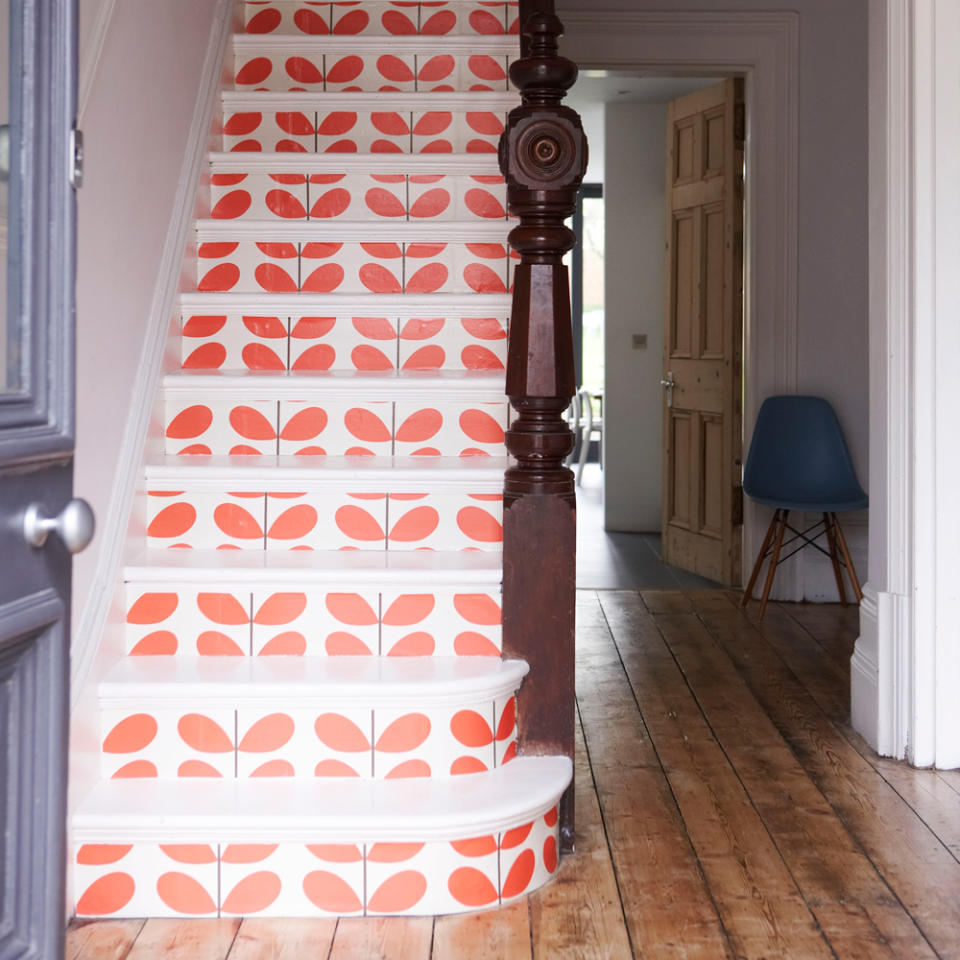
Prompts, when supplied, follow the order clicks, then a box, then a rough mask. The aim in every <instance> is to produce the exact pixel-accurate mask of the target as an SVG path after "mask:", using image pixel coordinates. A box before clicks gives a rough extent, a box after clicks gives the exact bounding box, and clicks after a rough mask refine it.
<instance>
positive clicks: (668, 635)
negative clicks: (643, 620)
mask: <svg viewBox="0 0 960 960" xmlns="http://www.w3.org/2000/svg"><path fill="white" fill-rule="evenodd" d="M694 608H695V609H697V603H696V600H695V601H694ZM734 615H735V616H738V615H739V614H737V613H736V612H734ZM656 619H657V623H658V626H659V627H660V629H661V631H662V633H663V636H664V639H665V641H666V643H667V645H668V646H669V648H670V650H671V653H672V654H673V655H674V657H675V658H676V660H677V663H678V665H679V667H680V669H681V670H682V671H683V673H684V676H685V678H686V680H687V683H688V684H689V686H690V689H691V694H692V695H693V696H694V697H695V698H696V700H697V702H698V704H699V707H700V709H701V710H702V712H703V715H704V719H705V722H706V723H707V724H708V725H709V726H710V729H711V731H712V733H713V736H714V737H715V738H716V740H717V742H718V745H719V746H720V747H721V748H722V750H723V751H724V754H725V755H726V757H727V759H728V760H729V762H730V764H731V766H732V768H733V770H734V772H735V773H736V776H737V777H738V779H739V780H740V782H741V784H742V786H743V788H744V790H745V791H746V793H747V795H748V796H749V798H750V802H751V803H752V804H753V806H754V808H755V809H756V811H757V813H758V815H759V816H760V818H761V820H762V822H763V826H764V828H765V829H766V831H767V833H768V834H769V836H770V838H771V840H772V842H773V843H774V845H775V846H776V848H777V850H778V851H779V853H780V856H781V858H782V859H783V862H784V864H785V866H786V868H787V869H788V871H789V873H790V875H791V876H792V878H793V880H794V882H795V883H796V885H797V888H798V890H799V891H800V893H801V895H802V897H803V899H804V901H805V902H806V904H807V907H808V909H809V910H810V912H811V914H812V915H813V916H814V917H815V919H816V921H817V923H818V925H819V926H820V928H821V929H822V931H823V933H824V935H825V937H826V939H827V940H828V941H829V943H830V945H831V947H832V949H833V952H834V953H835V954H836V955H837V956H838V957H839V958H851V960H852V958H856V957H860V956H862V955H863V952H864V950H865V949H866V948H867V947H869V955H870V956H873V957H878V958H879V957H887V958H890V957H893V956H895V954H893V953H892V952H891V951H890V950H889V949H888V947H887V944H886V937H885V935H884V933H883V932H882V931H881V930H880V929H879V928H878V927H877V926H876V924H874V923H873V922H872V920H871V919H870V915H869V914H868V913H867V912H866V911H865V910H863V909H862V908H864V907H866V906H876V907H882V908H889V911H888V917H887V923H888V924H893V923H896V925H897V928H898V929H899V930H900V931H901V933H902V936H903V937H907V936H910V935H912V937H913V941H912V943H911V950H912V953H911V955H912V956H916V957H932V956H933V954H932V952H931V951H930V949H929V946H928V945H927V944H926V943H925V942H924V941H923V939H922V937H921V936H920V935H919V932H918V931H917V930H916V928H915V927H914V925H913V922H912V920H911V918H910V916H909V914H908V913H907V912H906V911H905V910H904V909H903V907H902V905H900V904H899V902H898V901H897V899H896V897H895V896H894V894H893V893H892V891H891V890H890V888H889V887H888V886H887V884H886V883H885V882H884V880H883V878H882V877H881V876H880V874H879V873H878V872H877V870H876V868H875V867H874V866H873V864H872V863H871V862H870V860H869V858H868V857H867V856H866V855H865V854H864V853H863V851H862V850H861V849H860V847H859V845H858V844H857V843H856V841H855V840H854V839H853V838H852V837H851V836H850V834H849V833H848V832H847V830H846V828H845V826H844V824H843V822H842V820H841V819H840V818H839V817H838V816H837V814H836V812H835V811H834V810H833V808H832V807H831V806H830V804H829V803H828V802H827V800H826V799H825V797H824V796H823V794H822V793H821V792H820V791H819V790H818V789H817V788H816V786H815V785H814V784H813V783H812V782H811V781H810V779H809V777H808V776H807V775H806V772H805V771H804V769H803V767H802V766H801V765H800V763H799V762H798V761H797V759H796V758H795V757H794V755H793V753H792V752H791V750H790V748H789V746H788V745H787V743H786V742H785V741H784V740H783V738H782V737H781V736H780V734H779V732H778V731H777V729H776V728H775V727H774V725H773V723H772V722H771V721H770V719H769V717H768V716H767V714H766V712H765V711H764V709H763V707H762V706H761V705H760V704H759V703H758V701H757V700H756V699H755V698H754V697H753V695H752V694H751V692H750V690H749V689H748V688H747V686H746V684H745V683H744V682H743V680H742V679H741V677H740V676H739V674H738V673H737V671H736V670H735V668H734V666H733V664H732V663H731V662H730V660H729V658H728V657H727V656H726V654H725V653H724V652H723V651H722V650H721V649H720V647H718V646H717V645H716V644H715V643H714V642H713V640H712V638H711V637H710V634H709V633H708V631H707V628H706V627H705V626H704V624H703V622H702V621H701V620H700V619H699V617H697V616H693V615H685V616H663V617H657V618H656ZM851 905H857V906H858V907H859V908H861V909H859V910H858V911H854V910H851V909H849V907H850V906H851ZM851 930H855V931H856V933H855V934H852V933H851Z"/></svg>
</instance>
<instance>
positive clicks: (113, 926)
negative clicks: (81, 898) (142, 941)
mask: <svg viewBox="0 0 960 960" xmlns="http://www.w3.org/2000/svg"><path fill="white" fill-rule="evenodd" d="M144 922H145V921H143V920H103V921H96V922H94V921H87V922H82V921H81V922H79V923H73V924H71V925H70V927H69V929H68V930H67V945H66V950H65V951H64V954H65V956H66V960H85V958H88V957H89V958H92V957H98V958H102V960H123V958H124V957H125V956H126V955H127V954H128V953H129V952H130V948H131V947H132V946H133V942H134V940H136V939H137V935H138V934H139V933H140V930H141V929H142V927H143V924H144Z"/></svg>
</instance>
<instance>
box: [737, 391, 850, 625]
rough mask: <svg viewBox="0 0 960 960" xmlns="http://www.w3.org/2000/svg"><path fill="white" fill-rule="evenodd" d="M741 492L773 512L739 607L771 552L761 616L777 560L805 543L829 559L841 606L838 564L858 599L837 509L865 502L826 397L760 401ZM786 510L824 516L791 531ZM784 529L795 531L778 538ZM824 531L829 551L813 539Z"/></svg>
mask: <svg viewBox="0 0 960 960" xmlns="http://www.w3.org/2000/svg"><path fill="white" fill-rule="evenodd" d="M743 492H744V493H745V494H746V495H747V496H748V497H750V499H751V500H753V501H754V502H756V503H760V504H763V505H764V506H766V507H772V508H773V510H774V511H775V512H774V515H773V520H771V521H770V526H769V528H768V529H767V534H766V536H765V537H764V539H763V546H762V547H761V548H760V553H759V554H758V556H757V562H756V563H755V564H754V567H753V572H752V573H751V574H750V581H749V583H748V584H747V587H746V589H745V590H744V592H743V600H742V602H741V606H746V605H747V602H748V601H749V600H750V599H751V596H752V594H753V587H754V584H755V583H756V582H757V577H758V576H759V575H760V570H761V568H762V566H763V561H764V560H765V559H766V558H767V557H768V556H769V557H770V569H769V570H768V571H767V579H766V583H765V584H764V587H763V596H762V597H761V599H760V619H763V615H764V612H765V611H766V609H767V600H768V599H769V597H770V588H771V587H772V586H773V578H774V574H775V573H776V569H777V566H778V565H779V564H781V563H783V561H784V560H787V559H789V558H790V557H792V556H793V555H794V554H795V553H796V552H797V551H799V550H802V549H803V548H804V547H806V546H812V547H815V548H816V549H817V550H819V551H820V552H821V553H822V554H824V555H825V556H828V557H829V558H830V561H831V563H832V564H833V574H834V576H835V577H836V580H837V590H838V591H839V593H840V602H841V603H842V604H843V605H844V606H846V603H847V595H846V592H845V590H844V587H843V575H842V572H841V571H842V569H843V568H845V569H846V571H847V575H848V576H849V577H850V582H851V584H852V585H853V592H854V593H855V594H856V597H857V602H858V603H859V602H860V601H861V600H862V599H863V594H862V592H861V590H860V582H859V581H858V580H857V573H856V570H854V568H853V562H852V561H851V559H850V551H849V549H848V548H847V541H846V538H845V537H844V535H843V530H842V529H841V527H840V521H839V520H838V519H837V514H838V513H842V512H843V511H844V510H863V509H865V508H866V506H867V504H868V502H869V501H868V499H867V495H866V493H864V491H863V488H862V487H861V486H860V483H859V482H858V481H857V475H856V473H855V472H854V469H853V463H852V461H851V460H850V453H849V451H848V450H847V444H846V442H845V441H844V439H843V431H842V430H841V429H840V422H839V421H838V420H837V415H836V414H835V413H834V412H833V407H831V406H830V404H829V403H827V401H826V400H823V399H821V398H820V397H768V398H767V399H766V400H764V401H763V405H762V406H761V407H760V413H759V414H758V415H757V423H756V426H755V427H754V429H753V440H752V441H751V443H750V453H749V455H748V456H747V465H746V468H745V469H744V472H743ZM791 510H799V511H802V512H804V513H819V514H822V517H823V519H822V520H818V521H817V522H816V523H815V524H813V525H812V526H810V527H808V528H807V529H806V530H803V531H800V530H796V529H794V528H793V527H792V526H790V524H789V523H788V522H787V519H788V517H789V516H790V511H791ZM788 530H789V531H790V533H791V534H793V536H791V537H790V538H789V539H788V540H786V542H784V535H785V534H786V532H787V531H788ZM824 534H825V535H826V539H827V546H828V549H827V550H824V549H823V547H821V546H820V544H818V543H815V542H814V541H816V540H817V539H818V538H819V537H821V536H823V535H824ZM798 540H800V541H802V542H801V543H800V544H799V545H798V546H795V547H794V548H793V549H792V550H790V552H789V553H787V554H786V555H783V550H784V548H789V547H790V546H791V545H792V544H794V543H796V541H798Z"/></svg>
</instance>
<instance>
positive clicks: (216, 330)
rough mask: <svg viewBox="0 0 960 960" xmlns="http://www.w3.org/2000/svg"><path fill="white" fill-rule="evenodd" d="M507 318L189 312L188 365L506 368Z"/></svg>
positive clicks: (185, 328)
mask: <svg viewBox="0 0 960 960" xmlns="http://www.w3.org/2000/svg"><path fill="white" fill-rule="evenodd" d="M507 327H508V321H507V319H506V318H497V317H488V318H483V319H479V318H468V319H460V318H449V319H448V318H443V317H436V318H429V319H428V318H425V319H423V320H418V319H412V320H396V319H393V318H388V317H287V316H280V317H267V316H231V315H220V316H209V315H186V316H184V318H183V339H182V341H181V342H182V363H183V366H184V368H185V369H193V370H219V369H223V370H244V369H246V370H295V371H303V372H308V371H315V372H320V371H325V370H382V371H385V372H386V371H391V370H397V369H400V370H487V371H493V370H503V369H504V367H505V366H506V360H507Z"/></svg>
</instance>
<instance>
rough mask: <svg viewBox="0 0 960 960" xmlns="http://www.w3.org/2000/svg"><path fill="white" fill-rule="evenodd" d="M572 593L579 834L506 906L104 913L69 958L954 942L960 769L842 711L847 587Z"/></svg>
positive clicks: (946, 945)
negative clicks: (783, 598) (822, 598)
mask: <svg viewBox="0 0 960 960" xmlns="http://www.w3.org/2000/svg"><path fill="white" fill-rule="evenodd" d="M756 614H757V605H756V604H752V605H750V607H749V608H748V609H747V610H746V611H743V610H741V609H740V608H739V597H738V595H736V594H733V593H730V592H727V591H722V590H711V591H701V590H689V591H678V590H675V591H644V592H643V593H642V594H640V593H637V592H636V591H603V592H601V593H599V594H598V593H596V592H592V591H582V592H581V593H580V594H579V597H578V608H577V617H578V623H577V638H578V639H577V642H578V657H577V707H578V728H577V758H576V778H577V779H576V788H577V815H578V821H577V838H576V841H577V849H576V852H575V853H574V854H573V855H572V856H570V857H567V858H565V859H564V861H563V862H562V863H561V867H560V871H559V874H558V876H557V878H556V880H555V881H554V882H553V883H551V884H550V885H548V886H547V887H545V888H544V889H543V890H541V891H539V892H537V893H536V894H534V895H532V896H531V897H529V898H527V899H524V900H522V901H518V902H516V903H513V904H511V905H509V906H508V907H506V908H504V909H502V910H494V911H488V912H484V913H477V914H472V915H466V916H460V917H445V918H437V919H436V920H433V919H431V918H413V919H403V918H379V919H373V918H371V919H366V920H364V919H347V920H340V921H336V920H267V919H263V920H258V919H254V918H251V919H247V920H244V921H243V922H242V923H240V922H239V921H237V920H226V919H224V920H149V921H146V922H144V921H143V920H107V921H102V922H96V923H88V922H79V923H74V924H72V925H71V926H70V928H69V929H68V932H67V946H66V954H65V956H66V958H67V960H126V958H131V960H159V958H164V960H180V958H183V960H298V958H301V957H303V958H310V960H313V958H317V960H327V958H333V960H343V958H358V960H376V958H381V957H383V958H389V960H461V958H464V960H466V958H469V960H595V958H596V960H600V958H603V960H629V958H644V960H647V958H653V960H661V958H662V960H691V958H693V960H725V958H737V960H740V958H744V960H773V958H777V957H780V958H789V960H814V958H820V957H823V958H835V960H861V958H862V960H900V958H903V960H928V958H935V957H936V958H942V960H951V958H957V960H960V772H958V771H936V770H916V769H914V768H912V767H909V766H907V765H905V764H902V763H898V762H895V761H891V760H887V759H884V758H881V757H878V756H877V755H876V754H875V753H874V752H873V751H872V750H871V749H870V747H869V746H868V745H867V744H866V743H865V742H864V741H863V740H862V738H860V737H859V736H858V735H857V734H856V733H855V732H854V731H853V729H852V728H851V727H850V718H849V684H850V679H849V657H850V653H851V652H852V650H853V644H854V642H855V640H856V636H857V632H858V611H857V608H855V607H853V606H852V605H851V606H850V607H848V608H846V609H844V608H841V607H840V606H839V605H819V606H818V605H804V604H782V603H773V604H770V606H769V607H768V609H767V614H766V617H765V618H764V620H763V621H762V623H761V622H758V621H757V619H756Z"/></svg>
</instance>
